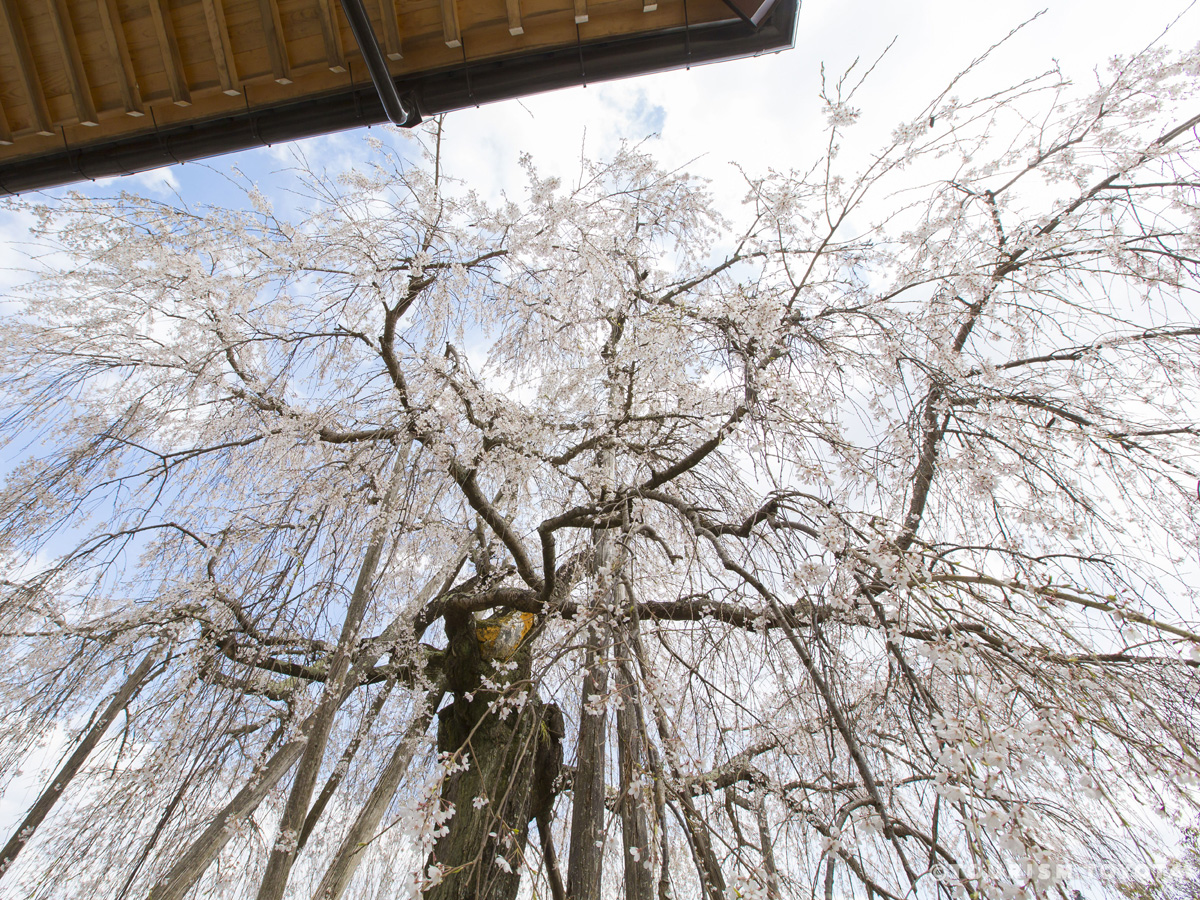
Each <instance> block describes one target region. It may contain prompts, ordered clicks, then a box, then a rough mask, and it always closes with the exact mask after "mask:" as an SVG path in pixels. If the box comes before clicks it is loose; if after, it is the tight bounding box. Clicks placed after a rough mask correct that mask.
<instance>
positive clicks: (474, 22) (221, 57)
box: [0, 0, 799, 193]
mask: <svg viewBox="0 0 1200 900" xmlns="http://www.w3.org/2000/svg"><path fill="white" fill-rule="evenodd" d="M341 2H342V3H344V4H347V11H349V12H351V19H353V10H351V9H349V6H350V5H352V4H355V3H356V4H357V5H358V8H359V9H360V10H363V11H365V12H366V14H367V16H368V17H369V20H370V21H369V23H368V24H369V25H370V29H369V31H370V32H371V35H370V37H375V36H378V47H377V49H375V50H372V48H370V47H369V46H368V47H365V48H364V50H363V51H362V52H360V49H359V46H360V45H359V40H358V38H360V37H361V32H360V31H353V30H351V26H352V23H351V22H348V21H347V18H346V15H345V13H344V12H343V11H342V10H341V8H339V6H338V0H0V143H4V145H3V146H0V192H3V193H18V192H22V191H27V190H33V189H36V188H44V187H50V186H54V185H60V184H65V183H68V182H72V181H78V180H83V179H92V178H101V177H108V176H113V175H121V174H129V173H133V172H139V171H145V170H147V169H153V168H157V167H159V166H163V165H169V164H171V163H177V162H186V161H189V160H196V159H201V158H204V157H209V156H214V155H216V154H221V153H227V152H231V151H234V150H241V149H246V148H249V147H254V146H259V145H263V144H268V145H269V144H272V143H276V142H282V141H289V140H294V139H297V138H303V137H311V136H314V135H318V134H325V133H328V132H332V131H338V130H341V129H345V128H351V127H354V126H360V125H370V124H377V123H381V122H385V121H387V120H388V118H389V115H388V110H387V109H385V105H384V103H383V102H382V101H381V99H380V94H379V92H377V90H376V88H375V86H374V85H373V84H372V81H371V76H370V73H369V72H368V66H367V63H366V59H369V58H370V57H371V56H372V55H375V57H376V58H375V60H374V62H375V67H376V74H377V76H380V73H385V74H383V75H382V76H381V77H384V78H387V77H390V79H391V81H392V83H393V84H394V85H395V88H396V93H397V94H398V97H399V100H400V105H399V106H396V105H395V104H393V105H391V106H390V107H389V109H390V110H391V116H390V117H391V118H392V119H393V120H395V119H397V118H398V115H399V116H402V117H403V121H404V124H409V125H412V124H415V123H416V122H418V121H420V117H421V116H428V115H433V114H437V113H441V112H446V111H450V110H454V109H461V108H464V107H468V106H475V105H478V104H481V103H488V102H491V101H494V100H503V99H509V98H513V97H520V96H524V95H526V94H531V93H536V92H539V91H545V90H552V89H555V88H560V87H566V86H570V85H580V84H588V83H594V82H599V81H605V80H608V79H613V78H622V77H625V76H629V75H636V74H642V73H647V72H655V71H662V70H666V69H675V68H682V67H688V66H692V65H698V64H701V63H707V62H715V61H718V60H726V59H733V58H737V57H745V56H753V55H757V54H761V53H767V52H772V51H777V50H781V49H785V48H788V47H790V46H791V45H792V41H793V33H794V27H795V18H796V13H797V9H798V6H799V0H775V2H774V3H773V4H772V3H770V2H769V0H768V2H764V0H730V2H729V4H728V5H727V3H726V2H724V0H658V2H654V0H367V2H368V3H370V6H368V7H367V8H366V9H365V10H364V8H363V5H362V3H363V0H341ZM735 3H736V7H735V5H734V4H735ZM735 12H736V14H735ZM755 18H758V19H759V24H757V25H755V24H754V22H753V20H754V19H755ZM380 51H382V53H381V52H380ZM386 87H387V85H386V84H382V85H381V88H382V89H384V90H383V93H384V94H385V96H386V95H387V93H388V91H387V90H386ZM398 110H399V113H398Z"/></svg>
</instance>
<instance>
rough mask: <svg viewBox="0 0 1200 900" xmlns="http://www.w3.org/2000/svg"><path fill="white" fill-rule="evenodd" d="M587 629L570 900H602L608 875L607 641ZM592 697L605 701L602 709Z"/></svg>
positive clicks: (569, 863) (569, 865)
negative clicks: (605, 845) (605, 850)
mask: <svg viewBox="0 0 1200 900" xmlns="http://www.w3.org/2000/svg"><path fill="white" fill-rule="evenodd" d="M588 631H589V634H588V648H587V655H586V668H585V670H584V674H583V687H582V691H581V693H582V696H581V697H580V714H579V742H578V745H577V749H576V754H575V779H574V782H573V787H574V794H575V802H574V805H573V806H572V808H571V852H570V856H569V857H568V861H567V896H568V897H570V898H571V900H600V883H601V878H602V876H603V874H604V853H603V850H602V843H603V840H604V749H605V748H604V744H605V731H606V725H607V722H608V716H607V714H606V711H605V707H604V706H603V698H604V695H605V694H606V693H607V692H608V670H607V669H606V668H605V667H604V645H605V641H604V635H603V633H602V632H601V631H600V627H599V626H593V627H591V628H589V630H588ZM593 698H600V699H601V705H600V706H599V708H596V706H595V703H594V702H593Z"/></svg>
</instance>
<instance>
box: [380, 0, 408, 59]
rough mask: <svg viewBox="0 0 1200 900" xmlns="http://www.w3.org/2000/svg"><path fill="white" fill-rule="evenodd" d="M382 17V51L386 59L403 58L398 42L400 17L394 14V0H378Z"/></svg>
mask: <svg viewBox="0 0 1200 900" xmlns="http://www.w3.org/2000/svg"><path fill="white" fill-rule="evenodd" d="M379 12H380V14H381V16H380V17H381V18H382V19H383V52H384V53H385V54H386V55H387V58H388V59H403V58H404V53H403V50H402V49H401V43H400V17H399V16H398V15H396V0H379Z"/></svg>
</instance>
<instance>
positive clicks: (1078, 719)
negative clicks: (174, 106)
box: [0, 51, 1200, 900]
mask: <svg viewBox="0 0 1200 900" xmlns="http://www.w3.org/2000/svg"><path fill="white" fill-rule="evenodd" d="M1198 67H1200V56H1198V55H1197V53H1196V52H1193V53H1191V54H1185V55H1182V56H1170V55H1168V54H1166V53H1164V52H1159V51H1151V52H1148V53H1146V54H1143V55H1142V56H1140V57H1137V58H1134V59H1130V60H1121V61H1118V62H1117V63H1116V64H1114V66H1113V68H1112V70H1111V72H1110V74H1109V77H1108V80H1107V81H1106V82H1104V83H1103V84H1102V85H1101V86H1100V87H1099V88H1098V89H1097V90H1096V91H1094V92H1093V93H1092V94H1090V95H1088V96H1082V97H1078V98H1076V99H1074V100H1071V101H1070V102H1068V100H1067V97H1068V95H1070V94H1071V91H1072V89H1071V88H1070V86H1068V85H1065V84H1063V83H1062V82H1061V81H1060V80H1059V79H1057V77H1055V76H1054V75H1053V74H1051V75H1048V76H1043V77H1040V78H1035V79H1031V80H1029V81H1026V82H1023V83H1021V84H1019V85H1017V86H1016V87H1013V88H1010V89H1007V90H1003V91H999V92H995V93H991V94H989V95H988V96H986V97H983V98H981V99H977V100H963V99H961V98H957V97H955V96H953V95H952V94H951V92H950V90H948V91H947V92H946V93H945V94H944V95H943V96H941V97H938V98H936V99H935V100H934V101H933V102H932V103H931V104H930V106H929V107H928V108H927V109H925V110H924V111H922V112H921V114H920V115H919V116H918V117H917V118H916V119H914V120H913V121H912V122H911V123H908V124H907V125H905V126H903V127H901V128H899V129H897V130H896V132H895V133H894V135H893V138H892V141H891V142H890V143H889V144H888V145H887V146H886V147H884V148H882V149H881V151H880V152H878V153H877V154H875V155H873V156H870V157H869V158H867V161H866V162H865V163H864V164H863V166H862V167H861V168H860V169H859V170H857V171H855V170H852V169H849V167H847V168H846V169H845V170H844V169H843V164H842V161H841V160H842V157H841V156H840V155H839V150H840V147H841V145H842V144H843V143H844V142H846V141H847V140H849V139H850V135H852V133H853V132H852V128H853V127H854V121H855V119H856V118H857V117H858V112H857V110H855V109H854V107H853V106H852V105H851V104H852V101H853V99H854V98H853V91H851V90H849V89H844V88H843V85H839V86H838V87H837V89H836V90H834V91H831V95H830V96H829V97H828V98H827V102H828V111H829V116H828V121H829V143H828V149H827V153H826V155H825V156H824V158H823V159H821V160H819V161H818V162H817V163H816V164H815V165H813V166H812V167H811V168H808V169H805V170H801V171H787V172H777V173H771V174H769V175H767V176H764V177H761V178H751V179H749V180H748V182H747V200H746V205H745V207H744V208H743V209H741V210H722V211H718V210H715V209H714V208H713V206H712V202H711V200H710V198H709V196H708V194H707V193H706V191H705V187H704V185H703V184H700V183H698V182H696V181H695V180H693V179H690V178H689V177H688V176H687V175H686V174H684V173H681V172H667V171H663V170H662V169H661V168H659V167H658V166H657V165H656V163H655V162H654V160H653V159H652V158H650V157H649V156H648V155H646V154H645V153H644V152H642V151H641V150H638V149H630V148H627V149H625V150H622V151H621V152H620V153H618V154H617V155H616V156H615V157H613V158H612V159H611V160H608V161H604V162H596V163H588V164H586V166H585V167H584V169H583V170H582V171H581V173H580V176H579V178H578V181H577V183H575V184H573V185H571V186H564V185H563V184H561V183H559V182H558V181H555V180H553V179H547V178H544V177H542V176H540V175H539V174H538V172H537V170H536V168H535V167H534V165H533V164H532V163H531V162H527V164H526V168H527V171H528V189H527V192H526V194H525V196H523V197H522V198H521V199H520V200H513V201H505V202H502V203H500V204H490V203H488V202H485V201H483V200H481V199H480V198H478V197H476V196H475V195H473V194H472V193H471V192H470V191H469V190H467V189H466V187H464V185H462V184H461V183H459V182H456V181H454V180H452V179H451V178H450V177H449V176H448V175H447V174H446V173H445V172H443V171H441V162H440V159H439V157H438V153H437V147H438V141H440V138H441V135H440V132H437V131H435V132H431V133H430V134H429V135H428V136H427V139H426V140H427V141H428V144H427V146H425V150H424V156H423V157H422V158H421V159H417V160H410V159H407V158H405V157H402V156H397V155H394V154H389V153H387V152H384V151H383V150H382V149H379V150H377V152H376V153H375V155H374V156H373V157H372V160H373V162H372V164H371V166H370V167H369V168H366V169H364V170H362V171H358V172H354V173H350V174H348V175H346V176H343V177H341V178H339V179H328V178H325V177H323V176H321V175H319V174H316V173H312V172H309V173H307V174H306V175H305V176H304V177H303V180H302V182H301V187H299V188H298V190H299V192H300V196H301V198H302V199H301V200H300V201H299V204H298V205H299V206H301V207H303V208H302V209H301V210H299V211H294V212H291V213H287V214H285V213H283V212H278V211H276V210H275V209H274V208H273V206H272V204H271V203H270V202H269V201H268V200H267V199H266V198H265V197H264V196H263V195H261V194H259V193H258V192H257V191H255V190H250V191H249V192H248V195H247V197H248V204H247V206H246V207H245V208H242V209H235V210H226V209H217V208H212V207H207V206H202V207H189V206H184V205H172V204H164V203H160V202H156V201H150V200H143V199H137V198H133V197H125V196H123V197H121V198H119V199H117V200H115V201H112V202H95V201H88V200H85V199H82V198H73V199H70V200H68V201H65V202H64V203H62V204H59V205H58V206H57V207H56V208H54V209H52V210H42V211H41V214H42V216H43V220H42V231H43V234H44V236H45V237H46V239H47V240H51V241H54V242H56V243H57V246H58V247H59V248H60V249H61V250H62V251H63V253H62V254H59V255H58V256H56V257H54V258H53V259H54V262H53V264H52V265H50V264H48V267H47V268H46V270H45V271H44V272H43V273H42V274H41V276H40V277H39V278H38V279H37V280H36V281H35V282H33V283H32V284H31V285H30V286H29V287H28V288H27V289H26V291H25V293H24V298H23V301H22V302H23V306H22V308H21V311H20V312H19V313H18V314H15V315H13V316H10V317H9V318H8V320H7V321H6V323H5V326H4V327H5V332H6V334H5V344H6V347H7V349H8V352H7V353H6V355H5V358H4V360H3V363H2V366H3V371H2V376H0V377H2V390H3V398H4V407H3V410H4V411H3V415H4V419H3V424H4V434H5V438H6V440H7V442H8V443H7V448H8V453H9V457H10V458H11V459H12V461H13V463H12V468H11V471H10V473H9V475H8V478H7V481H6V484H5V488H4V492H3V495H2V497H0V522H2V523H3V528H2V529H0V533H2V534H3V548H2V552H3V556H2V560H3V562H2V565H3V570H4V574H3V579H4V580H3V585H2V592H0V630H2V634H3V642H4V651H5V653H6V654H7V656H8V658H9V659H11V660H13V664H12V665H10V666H9V667H7V668H6V669H5V671H4V672H3V674H0V696H2V698H3V707H2V708H3V719H2V720H0V721H2V725H3V730H2V731H0V753H2V754H3V759H4V762H5V766H6V771H7V772H8V773H9V775H8V777H9V778H12V777H14V775H13V773H14V772H15V770H16V767H17V765H18V764H19V762H20V760H21V759H22V758H23V756H24V755H25V754H26V753H27V752H28V749H29V748H30V747H31V746H34V745H36V744H37V743H38V742H39V741H44V740H46V739H47V737H48V736H49V735H51V734H52V733H54V730H55V729H56V728H58V727H62V726H64V725H66V726H67V727H69V728H79V727H80V726H81V725H82V728H83V730H82V732H80V736H79V738H78V740H79V742H80V743H79V744H78V745H76V744H71V745H70V747H76V746H78V748H79V749H80V750H83V751H85V752H83V753H82V757H81V759H80V761H79V765H78V766H76V768H75V769H74V770H71V769H70V768H69V767H68V768H67V769H64V770H63V773H60V776H59V777H58V779H57V781H56V783H55V784H54V785H51V788H48V789H47V794H45V795H43V798H42V799H43V801H47V798H48V803H47V805H46V812H45V813H44V814H43V818H44V824H43V823H42V821H43V820H42V819H37V821H33V820H27V824H26V826H25V828H24V829H23V830H22V831H21V832H20V833H18V834H17V835H15V836H14V838H13V841H11V842H10V844H9V846H8V847H6V848H5V851H4V853H5V856H4V864H5V865H8V864H10V863H11V869H10V870H9V871H6V872H4V874H3V878H4V880H5V882H6V883H7V882H9V881H10V880H11V882H12V883H14V884H19V885H20V886H21V891H22V893H23V894H24V895H26V896H30V897H38V896H51V895H54V896H58V895H61V893H62V891H63V889H64V885H65V884H66V883H67V881H68V880H69V884H70V888H71V889H72V890H74V891H76V892H77V893H79V894H80V895H88V896H91V895H105V896H107V895H119V896H125V895H130V896H133V895H139V894H140V895H145V894H146V893H147V892H148V891H149V892H150V893H151V896H154V897H182V896H184V895H185V894H187V892H188V891H190V890H192V889H194V888H196V887H197V886H199V888H200V891H201V895H203V896H210V895H212V896H246V895H251V894H257V896H259V897H279V896H283V895H284V893H285V892H286V893H287V894H288V896H325V897H339V896H342V895H343V892H345V891H346V890H347V889H348V888H349V889H350V890H351V891H353V892H356V893H357V894H360V895H364V896H377V895H384V894H386V895H388V896H392V895H395V894H397V893H401V894H403V893H404V892H405V891H408V892H411V893H419V892H422V891H425V892H427V893H428V894H429V895H430V896H437V897H443V896H444V897H458V896H488V897H505V898H507V897H511V896H514V895H515V893H516V891H517V890H518V889H519V886H520V884H521V883H522V879H524V883H525V884H526V885H527V886H532V889H533V890H534V891H535V892H537V894H538V895H542V894H544V893H545V892H547V891H549V893H550V894H551V895H558V894H559V893H561V892H562V890H563V887H562V885H561V884H559V883H558V882H560V881H561V880H563V879H565V880H566V892H567V893H568V894H570V895H571V896H574V897H578V898H592V897H599V896H601V895H608V894H612V895H623V896H627V897H630V898H633V897H637V898H639V900H641V898H650V897H652V896H655V895H656V894H657V895H658V896H659V897H663V898H665V897H667V896H675V897H685V896H696V897H700V896H704V897H710V898H712V900H717V898H720V897H724V896H726V895H727V892H732V891H736V892H737V895H738V896H743V897H747V896H764V897H781V896H788V897H799V896H812V895H813V894H814V893H821V894H823V896H825V897H827V898H828V897H832V896H833V895H834V893H835V892H837V893H839V894H842V895H848V894H851V893H853V894H854V895H856V896H868V895H871V894H877V895H880V896H883V897H903V896H930V897H932V896H935V895H938V894H942V893H962V892H965V893H968V894H978V895H980V896H1011V895H1013V894H1014V893H1015V892H1018V891H1023V892H1025V893H1027V894H1029V895H1035V894H1036V895H1039V896H1040V895H1042V894H1043V893H1045V892H1048V891H1051V890H1053V889H1054V888H1055V887H1056V886H1061V885H1062V883H1063V879H1065V878H1067V877H1068V876H1069V872H1068V870H1067V869H1065V868H1063V864H1064V863H1068V862H1075V863H1082V864H1092V865H1095V864H1098V863H1101V862H1107V863H1111V864H1114V865H1117V866H1118V867H1120V866H1125V867H1128V866H1129V865H1130V864H1131V863H1132V862H1133V861H1135V860H1136V853H1138V852H1139V851H1140V850H1142V849H1146V850H1149V849H1152V848H1153V841H1152V840H1151V839H1150V838H1149V837H1147V832H1146V831H1145V830H1141V829H1142V826H1141V825H1140V824H1139V818H1138V817H1139V815H1140V814H1139V812H1138V811H1139V810H1149V809H1152V808H1155V807H1157V808H1160V809H1165V810H1176V809H1179V808H1182V807H1186V806H1189V805H1192V804H1194V796H1195V795H1194V788H1193V785H1194V784H1195V781H1196V779H1197V777H1198V776H1200V759H1198V758H1197V755H1196V754H1197V742H1198V737H1200V736H1198V735H1197V726H1196V721H1195V716H1194V702H1195V697H1196V692H1197V688H1198V687H1200V678H1198V677H1197V670H1198V667H1200V663H1198V660H1200V615H1198V614H1197V605H1196V603H1197V589H1196V585H1197V584H1200V581H1198V580H1197V578H1196V572H1197V565H1198V564H1200V557H1198V556H1197V553H1198V551H1200V528H1198V523H1197V518H1198V515H1197V514H1198V510H1200V498H1198V496H1197V488H1198V477H1200V476H1198V469H1200V452H1198V451H1200V445H1198V441H1197V428H1198V427H1200V416H1198V414H1200V408H1198V403H1197V398H1198V397H1200V367H1198V362H1197V360H1198V359H1200V323H1197V321H1196V317H1195V314H1194V312H1190V311H1189V307H1191V308H1192V309H1193V310H1194V309H1195V308H1196V307H1195V303H1196V289H1197V274H1198V273H1197V265H1198V261H1200V256H1198V253H1200V247H1198V246H1197V244H1198V241H1200V204H1198V202H1197V177H1196V170H1195V165H1196V160H1197V135H1196V127H1197V122H1200V117H1197V116H1196V115H1195V114H1196V112H1197V110H1196V109H1195V103H1196V95H1195V85H1196V76H1197V74H1200V72H1198V71H1197V70H1198ZM843 91H844V92H843ZM514 613H522V614H524V615H522V616H520V617H519V622H520V628H519V629H517V630H516V631H514V632H513V633H514V634H519V635H521V636H523V637H521V636H519V637H517V638H515V639H514V640H513V641H512V642H511V643H512V645H513V646H512V647H509V646H508V644H506V645H505V651H504V653H503V654H500V653H496V652H491V651H489V652H487V653H481V652H480V650H479V649H478V640H479V636H480V635H483V634H485V633H486V634H499V633H501V631H502V629H505V628H508V624H507V623H511V622H517V621H518V618H514V617H513V615H514ZM485 617H488V618H487V619H486V626H485ZM477 622H478V624H479V629H478V631H477V630H476V623H477ZM514 627H515V626H514ZM505 633H507V632H505ZM490 640H491V641H492V643H493V644H494V643H495V638H494V637H493V638H491V639H490ZM518 640H519V641H520V642H521V643H520V644H519V645H518V644H517V643H516V641H518ZM485 643H486V642H485ZM487 646H489V647H490V646H492V644H487ZM510 653H511V654H512V655H508V654H510ZM106 704H107V706H106ZM439 706H441V711H440V713H437V715H436V716H435V711H436V710H437V709H438V707H439ZM93 710H95V711H96V715H97V718H96V719H95V720H94V721H89V720H88V716H89V715H91V714H92V712H93ZM106 716H107V718H105V717H106ZM435 718H436V719H437V725H436V727H434V725H433V722H434V719H435ZM118 719H119V721H120V722H121V723H122V727H121V729H119V733H118V730H117V729H110V728H109V725H110V723H112V722H114V721H117V720H118ZM522 723H524V724H522ZM97 725H102V726H103V727H101V728H100V734H96V735H95V739H96V740H95V741H93V746H96V744H97V742H98V741H99V740H100V737H101V734H106V732H105V729H108V730H109V731H111V732H112V733H107V737H106V738H105V741H106V743H103V744H102V745H101V746H102V749H97V750H96V751H95V752H94V753H92V749H91V747H89V746H87V740H88V739H89V738H90V737H91V736H92V735H93V733H94V732H96V728H97ZM434 731H436V732H437V740H436V741H435V740H434V737H433V733H434ZM71 740H72V741H74V740H76V737H75V736H72V737H71ZM439 750H440V751H441V752H440V755H439ZM89 754H91V760H90V761H86V760H88V757H89ZM564 757H565V762H566V763H567V765H566V766H565V767H564V768H562V775H558V772H559V769H560V763H561V762H562V761H563V759H564ZM76 772H79V773H82V774H80V775H79V776H78V778H75V774H76ZM551 772H552V773H553V774H554V775H557V776H558V777H544V776H546V775H547V773H551ZM64 773H65V777H62V775H63V774H64ZM59 795H61V797H62V802H61V803H60V804H58V805H57V806H55V803H56V801H57V800H58V798H59ZM468 799H469V800H470V802H469V803H468V802H467V800H468ZM52 806H53V807H54V809H53V812H52V813H50V812H49V810H50V808H51V807H52ZM555 813H557V820H556V824H554V825H553V826H552V827H551V821H552V818H551V817H552V816H553V815H554V814H555ZM535 819H536V822H537V828H538V832H539V840H540V841H542V842H543V844H545V845H546V846H544V847H543V849H542V851H541V852H535V851H534V849H533V847H532V845H530V844H529V843H528V841H527V839H526V835H527V833H528V832H529V830H530V828H531V827H532V826H531V825H530V824H529V823H531V822H533V821H534V820H535ZM548 835H552V838H553V839H552V841H550V842H549V843H547V842H546V837H547V836H548ZM30 838H33V840H32V841H29V843H28V847H27V849H25V850H24V852H23V853H22V854H21V856H20V858H19V859H16V854H17V852H18V851H21V849H22V847H24V846H25V844H26V842H27V841H28V839H30ZM554 844H557V846H558V848H559V850H560V851H565V857H566V864H565V865H560V864H559V862H557V861H556V855H555V853H554V850H553V845H554ZM547 847H548V848H549V849H547ZM14 859H16V862H13V860H14ZM68 873H69V876H70V877H69V879H68V878H67V874H68Z"/></svg>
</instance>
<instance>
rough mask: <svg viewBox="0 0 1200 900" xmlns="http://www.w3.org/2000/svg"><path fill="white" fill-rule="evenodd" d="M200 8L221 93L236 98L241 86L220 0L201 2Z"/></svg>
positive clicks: (223, 8)
mask: <svg viewBox="0 0 1200 900" xmlns="http://www.w3.org/2000/svg"><path fill="white" fill-rule="evenodd" d="M201 6H203V7H204V20H205V22H207V23H208V39H209V42H210V43H211V44H212V48H213V59H214V61H215V62H216V64H217V77H218V78H220V79H221V91H222V92H223V93H225V94H227V95H229V96H230V97H236V96H237V95H239V94H240V93H241V92H242V86H241V82H240V81H239V79H238V73H237V64H236V63H235V61H234V58H233V46H232V44H230V42H229V26H228V24H227V23H226V21H225V7H224V6H223V5H222V3H221V0H201Z"/></svg>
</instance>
